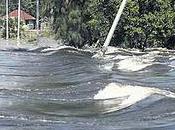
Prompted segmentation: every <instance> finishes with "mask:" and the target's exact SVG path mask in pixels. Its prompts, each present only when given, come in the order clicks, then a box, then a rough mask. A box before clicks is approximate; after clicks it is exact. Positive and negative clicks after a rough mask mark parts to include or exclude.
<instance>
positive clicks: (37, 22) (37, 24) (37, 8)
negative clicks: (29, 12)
mask: <svg viewBox="0 0 175 130" xmlns="http://www.w3.org/2000/svg"><path fill="white" fill-rule="evenodd" d="M36 29H37V38H38V36H39V0H36Z"/></svg>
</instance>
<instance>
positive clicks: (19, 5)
mask: <svg viewBox="0 0 175 130" xmlns="http://www.w3.org/2000/svg"><path fill="white" fill-rule="evenodd" d="M20 21H21V0H19V1H18V32H17V42H19V40H20Z"/></svg>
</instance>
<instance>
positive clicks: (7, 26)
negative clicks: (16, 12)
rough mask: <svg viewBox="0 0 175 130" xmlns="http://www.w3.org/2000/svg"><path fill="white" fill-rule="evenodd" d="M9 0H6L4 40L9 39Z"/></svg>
mask: <svg viewBox="0 0 175 130" xmlns="http://www.w3.org/2000/svg"><path fill="white" fill-rule="evenodd" d="M8 8H9V1H8V0H6V40H8V39H9V9H8Z"/></svg>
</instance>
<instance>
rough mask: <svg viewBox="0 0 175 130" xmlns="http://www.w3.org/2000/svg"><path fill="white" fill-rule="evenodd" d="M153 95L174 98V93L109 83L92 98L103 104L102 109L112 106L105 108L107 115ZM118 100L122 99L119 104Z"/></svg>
mask: <svg viewBox="0 0 175 130" xmlns="http://www.w3.org/2000/svg"><path fill="white" fill-rule="evenodd" d="M155 94H156V95H160V96H164V97H169V98H175V93H173V92H170V91H166V90H161V89H158V88H151V87H141V86H131V85H121V84H117V83H110V84H108V85H107V86H106V87H105V88H104V89H103V90H100V91H99V92H98V93H97V94H96V95H95V96H94V99H95V100H101V102H100V103H101V104H103V107H104V106H112V107H111V108H110V109H109V108H108V109H107V107H106V113H109V112H114V111H118V110H120V109H124V108H127V107H129V106H132V105H134V104H136V103H137V102H139V101H141V100H143V99H146V98H148V97H149V96H151V95H155ZM119 98H122V100H120V102H118V100H116V99H119ZM101 104H100V105H101ZM101 106H102V105H101Z"/></svg>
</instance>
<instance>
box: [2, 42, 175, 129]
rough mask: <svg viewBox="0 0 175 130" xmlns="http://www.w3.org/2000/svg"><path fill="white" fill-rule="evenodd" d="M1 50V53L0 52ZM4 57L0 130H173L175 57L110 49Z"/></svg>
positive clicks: (7, 53) (32, 51)
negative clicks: (102, 53) (96, 52)
mask: <svg viewBox="0 0 175 130" xmlns="http://www.w3.org/2000/svg"><path fill="white" fill-rule="evenodd" d="M1 48H2V47H1ZM93 55H94V51H91V50H90V49H89V50H86V51H84V50H77V49H73V48H70V47H54V48H53V47H52V48H49V47H39V48H36V47H35V48H34V47H33V48H32V47H26V48H24V47H23V48H17V47H14V46H13V47H8V45H7V46H5V47H4V48H3V49H1V51H0V129H1V130H174V129H175V94H174V92H175V54H174V51H168V50H165V49H160V48H159V49H148V50H147V51H146V52H144V53H142V52H139V51H137V50H125V49H119V48H112V47H109V48H108V51H107V54H106V55H105V56H104V57H93V58H92V56H93Z"/></svg>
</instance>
